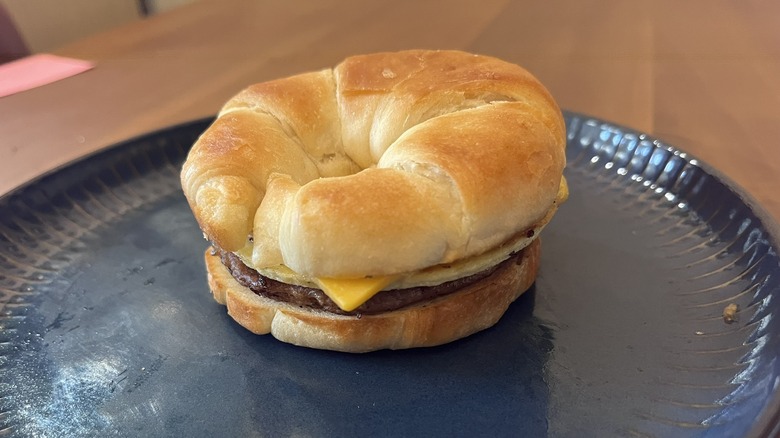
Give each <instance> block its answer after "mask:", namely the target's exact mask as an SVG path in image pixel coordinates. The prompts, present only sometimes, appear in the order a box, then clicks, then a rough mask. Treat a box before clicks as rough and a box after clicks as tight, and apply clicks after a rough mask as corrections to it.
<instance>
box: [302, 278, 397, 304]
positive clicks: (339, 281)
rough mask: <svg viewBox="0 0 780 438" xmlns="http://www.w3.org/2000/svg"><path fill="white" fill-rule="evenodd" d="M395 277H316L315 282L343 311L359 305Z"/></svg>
mask: <svg viewBox="0 0 780 438" xmlns="http://www.w3.org/2000/svg"><path fill="white" fill-rule="evenodd" d="M396 278H397V277H396V276H389V277H367V278H317V279H316V282H317V284H318V285H319V286H320V289H322V291H323V292H325V295H327V296H328V297H329V298H330V299H331V300H333V302H334V303H336V305H337V306H339V308H340V309H341V310H343V311H345V312H350V311H352V310H355V309H357V308H358V307H360V305H361V304H363V303H365V302H366V301H368V300H369V299H370V298H371V297H373V296H374V295H376V294H377V293H378V292H379V291H380V290H382V289H384V288H385V287H387V286H388V285H389V284H390V283H392V282H393V281H394V280H395V279H396Z"/></svg>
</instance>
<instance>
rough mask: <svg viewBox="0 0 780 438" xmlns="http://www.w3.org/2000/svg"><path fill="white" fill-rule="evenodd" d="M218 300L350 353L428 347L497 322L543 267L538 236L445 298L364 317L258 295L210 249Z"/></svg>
mask: <svg viewBox="0 0 780 438" xmlns="http://www.w3.org/2000/svg"><path fill="white" fill-rule="evenodd" d="M205 259H206V270H207V272H208V281H209V287H210V288H211V291H212V293H213V295H214V299H215V300H216V301H217V302H219V303H220V304H223V305H226V306H227V311H228V314H229V315H230V316H231V317H232V318H233V319H234V320H235V321H236V322H238V323H239V324H240V325H242V326H243V327H245V328H247V329H248V330H250V331H251V332H253V333H256V334H268V333H270V334H271V335H273V336H274V337H275V338H277V339H279V340H281V341H283V342H287V343H291V344H295V345H300V346H305V347H311V348H319V349H326V350H336V351H345V352H353V353H358V352H367V351H373V350H381V349H404V348H415V347H428V346H434V345H441V344H445V343H448V342H452V341H454V340H456V339H460V338H463V337H466V336H468V335H471V334H473V333H476V332H478V331H480V330H484V329H486V328H488V327H491V326H493V325H494V324H495V323H496V322H497V321H498V320H499V318H501V316H502V315H503V314H504V312H506V309H507V308H508V307H509V305H510V304H511V303H512V302H513V301H514V300H516V299H517V297H519V296H520V295H521V294H522V293H523V292H525V291H526V290H527V289H528V288H530V287H531V285H532V284H533V282H534V280H535V278H536V272H537V270H538V267H539V259H540V243H539V240H538V239H537V240H535V241H534V242H533V243H532V244H531V245H530V246H528V247H527V248H526V249H525V251H524V252H523V255H522V257H520V258H518V259H517V262H516V263H506V264H503V265H501V266H500V267H499V269H498V270H497V271H496V272H494V273H493V274H492V275H490V276H489V277H487V278H485V279H484V280H482V281H479V282H477V283H475V284H472V285H469V286H467V287H465V288H463V289H462V290H460V291H458V292H455V293H453V294H450V295H446V296H444V297H440V298H437V299H435V300H432V301H429V302H426V303H424V304H418V305H414V306H410V307H407V308H403V309H400V310H396V311H392V312H387V313H383V314H378V315H364V316H362V317H361V318H356V317H354V316H341V315H336V314H332V313H328V312H322V311H316V310H311V309H305V308H299V307H296V306H292V305H289V304H287V303H283V302H279V301H275V300H271V299H268V298H264V297H261V296H258V295H256V294H255V293H253V292H252V291H250V290H249V289H248V288H246V287H244V286H242V285H240V284H239V283H238V282H237V281H236V280H235V279H234V278H233V277H232V276H231V275H230V273H229V271H228V270H227V269H226V268H225V266H224V265H222V263H221V261H220V259H219V257H218V256H216V255H212V254H211V252H210V251H206V255H205Z"/></svg>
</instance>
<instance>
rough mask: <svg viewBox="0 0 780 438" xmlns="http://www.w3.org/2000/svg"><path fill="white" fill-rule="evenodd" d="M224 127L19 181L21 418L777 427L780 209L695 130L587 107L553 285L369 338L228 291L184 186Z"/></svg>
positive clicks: (126, 147) (5, 431)
mask: <svg viewBox="0 0 780 438" xmlns="http://www.w3.org/2000/svg"><path fill="white" fill-rule="evenodd" d="M208 123H209V121H208V120H206V121H199V122H196V123H192V124H189V125H185V126H180V127H176V128H172V129H170V130H166V131H163V132H158V133H155V134H152V135H149V136H146V137H143V138H139V139H136V140H132V141H129V142H127V143H124V144H121V145H118V146H116V147H114V148H111V149H109V150H107V151H105V152H101V153H99V154H96V155H94V156H91V157H89V158H87V159H84V160H82V161H79V162H77V163H74V164H72V165H70V166H67V167H65V168H63V169H60V170H58V171H56V172H53V173H52V174H50V175H48V176H46V177H43V178H41V179H39V180H37V181H34V182H32V183H30V184H28V185H27V186H25V187H24V188H22V189H19V190H16V191H14V192H13V193H11V194H9V195H7V196H5V197H4V198H2V199H0V304H1V305H2V311H1V314H0V436H90V435H94V436H182V437H183V436H203V435H206V436H289V435H295V436H356V435H360V436H414V435H416V436H430V435H446V436H452V435H457V436H475V435H483V436H496V435H500V436H507V435H510V436H544V435H547V436H578V437H582V436H593V437H602V436H640V437H644V436H674V437H684V436H769V435H773V434H774V433H776V432H777V431H778V413H780V396H779V395H778V390H777V386H778V384H779V383H780V347H779V345H778V344H779V343H780V322H779V321H780V320H779V319H778V313H779V312H780V301H779V300H778V299H779V298H780V297H778V294H779V293H780V267H779V264H778V256H777V248H778V242H780V240H779V236H780V233H779V232H778V227H777V225H775V224H774V223H771V222H770V221H769V220H768V218H767V216H766V215H765V214H764V213H762V212H761V210H760V208H758V207H757V206H756V205H755V203H754V202H753V201H751V200H750V199H749V198H747V197H745V196H744V195H743V194H742V193H741V192H740V191H739V190H738V189H736V188H735V187H734V186H733V185H732V184H730V183H729V182H727V181H725V180H724V179H723V177H721V176H719V175H718V174H717V173H716V172H714V171H713V170H712V169H710V168H708V167H707V166H704V165H702V164H701V163H698V162H696V160H694V159H691V158H690V157H688V156H686V154H684V153H682V152H680V151H679V150H677V149H675V148H674V147H671V146H668V145H665V144H663V143H661V142H659V141H657V140H655V139H653V138H651V137H649V136H646V135H644V134H641V133H637V132H634V131H632V130H630V129H624V128H621V127H617V126H614V125H611V124H608V123H604V122H601V121H598V120H593V119H590V118H588V117H585V116H581V115H578V114H572V113H568V114H567V123H568V127H569V146H568V156H569V166H568V168H567V171H566V176H567V178H568V180H569V184H570V186H571V198H570V199H569V201H568V202H567V203H566V204H565V205H564V206H563V207H562V209H561V210H560V211H559V213H558V215H557V216H556V217H555V219H554V220H553V222H552V224H551V225H550V226H549V228H547V229H546V230H545V232H544V233H543V242H544V243H543V253H544V256H543V261H542V268H541V272H540V274H539V276H538V279H537V282H536V285H535V287H534V289H533V290H532V291H531V292H529V293H527V294H525V295H523V296H522V297H521V298H520V299H519V300H518V301H517V302H516V303H515V304H514V305H513V306H512V307H511V308H510V309H509V311H508V313H507V314H506V315H505V316H504V318H503V319H502V320H501V321H500V323H499V324H498V325H496V326H495V327H493V328H491V329H489V330H486V331H484V332H482V333H479V334H477V335H474V336H472V337H470V338H467V339H465V340H462V341H459V342H455V343H452V344H449V345H446V346H442V347H437V348H428V349H419V350H411V351H399V352H390V351H383V352H377V353H371V354H365V355H351V354H341V353H333V352H327V351H317V350H309V349H305V348H298V347H294V346H290V345H287V344H283V343H280V342H278V341H276V340H274V339H273V338H270V337H268V336H254V335H251V334H249V333H248V332H246V331H245V330H244V329H242V328H241V327H239V326H237V325H236V324H235V323H234V322H233V321H232V320H231V319H230V318H229V317H228V316H227V315H226V314H225V309H224V308H223V307H222V306H220V305H218V304H217V303H216V302H214V301H213V299H212V298H211V295H210V293H209V292H208V289H207V286H206V281H205V272H204V267H203V262H202V259H201V255H202V252H203V250H204V248H205V245H206V244H205V242H204V241H203V239H202V238H201V233H200V231H199V229H198V227H197V226H196V224H195V222H194V220H193V218H192V215H191V213H190V211H189V208H188V207H187V205H186V202H185V201H184V198H183V196H182V194H181V192H180V189H179V183H178V169H179V166H180V163H181V162H182V160H183V158H184V156H185V154H186V151H187V149H188V148H189V146H190V145H191V144H192V142H193V141H194V139H195V138H196V137H197V135H199V133H200V132H202V131H203V130H204V129H205V127H206V126H207V124H208ZM730 304H735V305H737V306H738V309H739V310H738V312H737V313H736V315H735V317H736V321H734V322H732V323H727V322H726V321H725V320H724V317H723V311H724V309H725V308H726V307H727V306H728V305H730Z"/></svg>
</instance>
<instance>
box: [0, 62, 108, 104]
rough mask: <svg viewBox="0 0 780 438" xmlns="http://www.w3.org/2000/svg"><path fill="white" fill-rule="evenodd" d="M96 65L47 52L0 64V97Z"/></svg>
mask: <svg viewBox="0 0 780 438" xmlns="http://www.w3.org/2000/svg"><path fill="white" fill-rule="evenodd" d="M94 66H95V65H94V64H93V63H91V62H89V61H82V60H80V59H72V58H65V57H62V56H55V55H49V54H45V53H44V54H39V55H32V56H27V57H25V58H22V59H18V60H16V61H11V62H9V63H7V64H3V65H0V97H4V96H9V95H11V94H15V93H20V92H22V91H26V90H29V89H32V88H35V87H40V86H42V85H46V84H50V83H52V82H55V81H59V80H60V79H65V78H67V77H70V76H73V75H77V74H79V73H82V72H85V71H87V70H89V69H91V68H93V67H94Z"/></svg>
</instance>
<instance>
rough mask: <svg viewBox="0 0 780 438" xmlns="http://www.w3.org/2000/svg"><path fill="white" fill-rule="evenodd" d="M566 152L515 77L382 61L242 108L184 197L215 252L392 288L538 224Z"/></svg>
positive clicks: (495, 64) (224, 125)
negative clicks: (374, 278)
mask: <svg viewBox="0 0 780 438" xmlns="http://www.w3.org/2000/svg"><path fill="white" fill-rule="evenodd" d="M564 149H565V127H564V124H563V119H562V116H561V113H560V110H559V108H558V107H557V105H556V104H555V101H554V100H553V99H552V97H551V96H550V94H549V93H548V92H547V90H546V89H545V88H544V87H543V86H542V85H541V84H540V83H539V82H538V81H537V80H536V79H535V78H534V77H533V76H532V75H531V74H530V73H528V72H527V71H526V70H524V69H522V68H521V67H518V66H516V65H514V64H510V63H507V62H504V61H501V60H498V59H495V58H491V57H486V56H477V55H472V54H468V53H464V52H458V51H425V50H413V51H404V52H397V53H378V54H372V55H363V56H356V57H351V58H347V59H346V60H345V61H344V62H342V63H341V64H339V65H338V66H337V67H336V68H335V69H333V70H323V71H320V72H314V73H306V74H302V75H298V76H293V77H290V78H286V79H280V80H277V81H271V82H267V83H263V84H258V85H254V86H252V87H250V88H248V89H247V90H245V91H243V92H241V93H240V94H238V95H237V96H236V97H234V98H233V99H231V100H230V101H229V102H228V103H227V104H226V105H225V107H224V108H223V110H222V112H221V113H220V115H219V117H218V119H217V120H216V122H215V123H214V126H212V127H211V128H209V130H207V131H206V132H205V133H204V134H203V136H202V137H201V139H200V140H198V142H197V143H196V144H195V146H194V147H193V149H192V151H191V152H190V155H189V157H188V159H187V162H186V163H185V165H184V168H183V170H182V186H183V188H184V193H185V195H186V196H187V199H188V200H189V203H190V206H191V207H192V210H193V213H194V214H195V217H196V219H197V220H198V222H199V224H200V225H201V228H202V229H203V231H204V232H205V234H206V235H207V237H208V238H209V239H211V240H213V241H214V242H216V243H217V244H218V245H219V246H220V247H222V248H223V249H225V250H228V251H238V250H240V249H242V248H243V247H245V246H248V245H251V246H253V251H252V254H253V256H252V260H251V263H252V266H253V267H255V268H264V267H268V266H272V265H274V264H278V263H279V261H280V260H281V261H283V263H284V264H285V265H286V266H289V267H290V268H291V269H293V270H294V271H296V272H298V273H300V274H302V275H305V276H308V277H336V278H343V277H355V276H364V275H392V274H398V273H401V272H408V271H414V270H418V269H422V268H425V267H428V266H432V265H436V264H440V263H448V262H452V261H454V260H459V259H464V258H468V257H471V256H473V255H476V254H479V253H482V252H484V251H486V250H489V249H490V248H491V247H493V246H495V245H497V244H499V243H501V242H504V241H506V240H507V239H509V238H510V237H511V236H513V235H514V234H516V233H517V232H518V231H520V230H523V229H526V228H528V227H529V226H531V225H533V224H536V223H537V222H538V221H539V220H541V219H542V218H544V217H545V215H546V214H547V212H548V211H549V210H550V208H551V206H552V204H553V202H554V200H555V197H556V195H557V193H558V188H559V185H560V184H561V178H562V172H563V167H564V165H565V154H564ZM361 169H362V170H361ZM358 170H359V171H358ZM274 175H276V176H274ZM269 181H276V183H270V184H269ZM264 204H265V205H264ZM253 232H254V233H255V234H256V235H258V236H259V238H258V239H257V240H256V241H255V242H254V243H252V242H249V240H248V236H249V235H250V234H252V233H253Z"/></svg>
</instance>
